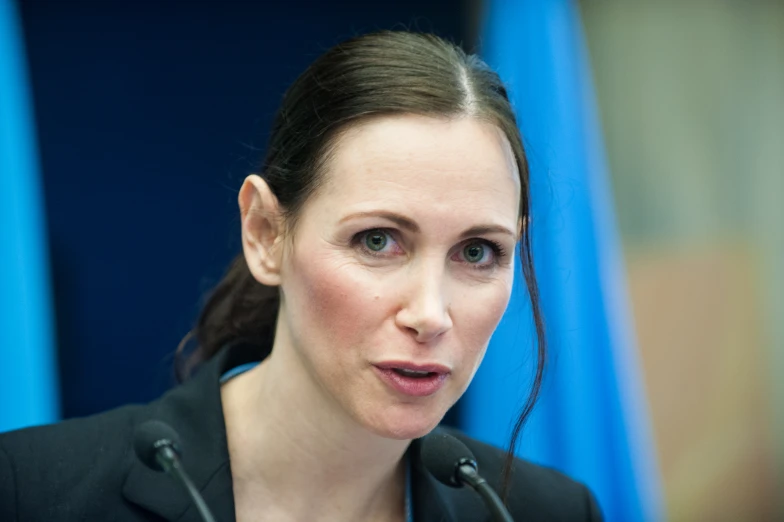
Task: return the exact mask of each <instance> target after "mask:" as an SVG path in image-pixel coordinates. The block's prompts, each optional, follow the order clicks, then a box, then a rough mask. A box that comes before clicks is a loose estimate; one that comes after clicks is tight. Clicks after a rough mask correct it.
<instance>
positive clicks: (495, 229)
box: [338, 210, 517, 239]
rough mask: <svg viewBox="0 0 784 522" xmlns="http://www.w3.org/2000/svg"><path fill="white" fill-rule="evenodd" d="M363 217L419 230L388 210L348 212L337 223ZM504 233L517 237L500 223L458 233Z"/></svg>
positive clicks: (403, 217) (474, 234) (472, 234)
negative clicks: (383, 220) (381, 219)
mask: <svg viewBox="0 0 784 522" xmlns="http://www.w3.org/2000/svg"><path fill="white" fill-rule="evenodd" d="M363 217H378V218H383V219H387V220H389V221H391V222H393V223H395V224H396V225H398V226H399V227H400V228H404V229H406V230H409V231H411V232H414V233H417V232H419V231H420V230H419V225H417V224H416V223H414V222H413V221H412V220H410V219H408V218H407V217H405V216H401V215H400V214H396V213H394V212H388V211H384V210H378V211H370V212H355V213H353V214H349V215H347V216H343V217H342V218H341V219H340V221H339V222H338V223H345V222H346V221H350V220H352V219H357V218H363ZM493 233H495V234H506V235H508V236H512V237H513V238H517V235H516V234H515V233H514V232H512V231H511V230H509V229H508V228H506V227H505V226H502V225H477V226H474V227H471V228H469V229H467V230H465V231H464V232H463V233H462V234H460V239H467V238H469V237H472V236H480V235H483V234H493Z"/></svg>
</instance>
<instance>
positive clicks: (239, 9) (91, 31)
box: [20, 0, 478, 417]
mask: <svg viewBox="0 0 784 522" xmlns="http://www.w3.org/2000/svg"><path fill="white" fill-rule="evenodd" d="M471 5H473V6H474V7H471ZM20 8H21V14H22V20H23V27H24V31H25V40H26V46H27V53H28V61H29V67H30V77H31V81H32V89H33V96H34V103H35V113H36V120H37V127H38V136H39V145H40V152H41V157H42V171H43V178H44V188H45V198H46V213H47V219H48V226H49V238H50V249H51V255H52V271H53V274H52V276H53V282H54V291H55V301H56V317H57V330H58V345H59V361H60V368H61V375H60V377H61V386H62V408H63V409H62V411H63V415H64V416H65V417H72V416H79V415H86V414H90V413H94V412H97V411H102V410H105V409H108V408H111V407H114V406H117V405H120V404H125V403H129V402H141V401H148V400H151V399H153V398H154V397H156V396H157V395H159V394H160V393H162V392H163V391H164V390H165V389H167V388H168V387H170V386H171V385H172V384H173V382H174V381H173V372H172V354H173V352H174V350H175V348H176V347H177V344H178V343H179V341H180V339H181V338H182V337H183V336H184V335H185V334H186V333H187V332H188V330H189V329H190V327H191V326H192V324H193V322H194V321H195V319H196V317H197V315H198V312H199V308H200V305H201V303H202V302H203V298H204V296H205V294H206V293H207V292H209V290H210V288H211V287H212V286H213V285H214V284H215V283H216V282H217V281H218V279H219V278H220V277H221V275H222V273H223V270H224V269H225V267H226V266H227V264H228V263H229V261H230V260H231V259H232V258H233V257H234V255H236V254H237V253H239V251H240V242H239V222H238V218H237V208H236V193H237V190H238V188H239V186H240V184H241V181H242V179H243V178H244V176H245V175H246V174H248V173H250V172H252V171H254V169H255V168H256V166H257V164H258V162H259V161H260V159H261V157H262V155H263V149H264V145H265V142H266V138H267V133H268V129H269V125H270V123H271V120H272V117H273V114H274V111H275V109H276V108H277V104H278V101H279V100H280V97H281V96H282V94H283V91H284V90H285V88H286V86H287V85H288V84H289V83H290V82H291V81H292V80H293V79H294V78H295V77H296V76H297V75H298V74H299V73H300V72H301V71H302V70H303V69H304V68H305V67H306V66H307V65H308V64H309V63H310V62H311V61H312V60H313V59H314V58H315V57H316V56H318V55H319V54H321V53H322V52H323V51H324V50H326V49H327V48H328V47H330V46H331V45H333V44H335V43H337V42H338V41H340V40H343V39H345V38H347V37H350V36H352V35H355V34H357V33H361V32H366V31H369V30H374V29H381V28H395V27H398V28H402V27H404V26H405V27H409V28H418V29H420V30H427V31H432V32H436V33H437V34H440V35H442V36H446V37H448V38H451V39H452V40H454V41H457V42H464V43H465V41H466V39H467V38H468V37H469V36H470V34H471V32H472V31H471V27H472V25H474V24H475V23H477V22H478V21H477V20H474V19H473V18H474V17H473V16H471V14H472V13H473V12H475V11H476V2H458V1H455V0H422V1H417V2H391V1H389V2H370V1H367V2H355V3H354V2H350V3H346V2H328V1H324V2H295V1H290V2H274V3H273V2H269V3H268V2H262V1H258V2H253V1H236V0H235V1H228V0H221V1H218V0H213V1H200V2H197V1H188V2H185V1H153V0H148V1H144V0H141V1H131V0H127V1H119V0H115V1H106V0H104V1H91V2H85V1H81V2H79V1H63V0H49V1H42V0H27V1H21V2H20ZM466 46H467V47H469V48H470V44H467V45H466Z"/></svg>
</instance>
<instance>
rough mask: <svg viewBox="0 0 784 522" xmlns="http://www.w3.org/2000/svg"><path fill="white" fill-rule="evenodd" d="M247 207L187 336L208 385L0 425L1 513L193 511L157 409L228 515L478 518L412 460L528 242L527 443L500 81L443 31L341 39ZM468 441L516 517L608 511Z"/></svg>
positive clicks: (508, 150) (520, 225) (295, 93)
mask: <svg viewBox="0 0 784 522" xmlns="http://www.w3.org/2000/svg"><path fill="white" fill-rule="evenodd" d="M239 207H240V212H241V216H242V244H243V255H241V256H239V257H238V258H237V260H235V262H234V264H233V265H232V267H231V268H230V270H229V272H228V274H227V275H226V277H225V278H224V280H223V281H222V282H221V283H220V284H219V285H218V287H217V288H216V289H215V291H214V293H213V295H212V297H211V299H210V300H209V301H208V303H207V305H206V307H205V309H204V311H203V313H202V316H201V317H200V319H199V321H198V324H197V327H196V328H195V330H194V331H193V332H192V337H193V338H195V339H196V340H197V341H198V349H197V350H196V352H195V353H194V354H192V355H191V356H190V357H189V358H188V359H187V360H186V361H185V365H184V374H190V373H195V375H193V376H192V377H188V378H187V380H186V381H185V383H184V384H182V385H180V386H179V387H178V388H176V389H174V390H172V391H171V392H169V393H168V394H166V395H164V396H163V397H162V398H161V399H159V400H158V401H156V402H154V403H152V404H150V405H146V406H130V407H125V408H121V409H118V410H114V411H111V412H108V413H104V414H101V415H97V416H95V417H91V418H86V419H79V420H71V421H67V422H63V423H61V424H59V425H57V426H52V427H43V428H34V429H30V430H23V431H20V432H15V433H10V434H6V435H4V436H2V437H1V438H0V450H2V451H0V520H4V521H5V520H19V521H22V520H37V519H42V520H43V519H46V520H93V519H95V520H97V519H107V520H123V521H125V520H128V521H131V520H160V519H166V520H198V517H197V514H196V511H195V510H194V509H193V507H192V506H191V503H190V501H189V500H188V497H187V496H186V495H185V493H184V491H182V490H181V488H180V486H179V485H178V484H177V483H175V482H174V481H173V480H172V479H171V478H169V477H168V476H166V475H163V474H156V473H155V472H153V471H151V470H149V469H147V468H146V467H144V465H143V464H141V463H140V462H139V461H138V460H137V459H136V458H135V456H134V454H133V449H132V438H133V431H134V429H135V427H136V426H138V425H140V424H141V423H143V422H144V421H146V420H149V419H159V420H162V421H164V422H166V423H168V424H170V425H171V426H172V427H174V429H175V430H177V431H178V432H179V434H180V436H181V437H182V446H183V449H184V451H185V453H186V455H185V463H186V467H187V468H188V470H189V471H190V473H191V475H192V476H193V479H194V482H195V483H196V485H197V487H198V488H199V489H200V490H201V491H202V494H203V495H204V497H205V499H206V501H207V503H208V504H209V505H210V506H211V507H212V509H213V511H214V512H215V515H216V517H217V519H218V520H233V519H236V520H238V521H248V520H275V521H284V522H285V521H295V520H298V521H302V520H324V521H332V520H340V521H360V520H362V521H366V520H373V521H396V522H399V521H404V520H412V519H413V520H417V521H425V520H426V521H430V520H483V519H485V518H486V517H487V512H486V511H485V510H484V508H483V506H482V505H481V503H480V502H479V500H478V499H477V498H475V497H474V496H473V495H472V494H471V492H468V491H463V490H453V489H450V488H447V487H445V486H442V485H441V484H439V483H437V482H436V481H435V480H434V479H433V477H431V476H430V475H429V474H428V473H427V472H426V471H425V470H423V469H421V467H420V466H419V464H418V462H417V461H416V459H415V458H412V457H410V454H411V453H412V452H409V451H408V450H409V447H410V446H411V441H412V440H415V439H417V438H420V437H422V436H424V435H425V434H427V433H428V432H430V431H431V430H433V428H435V427H436V425H437V424H438V423H439V421H440V420H441V418H442V417H443V416H444V414H445V413H446V411H447V410H448V409H449V407H451V406H452V405H453V404H454V403H455V402H456V401H457V399H458V398H459V397H460V396H461V394H462V393H463V392H464V391H465V389H466V387H467V386H468V384H469V382H470V381H471V378H472V377H473V375H474V373H475V371H476V369H477V367H478V366H479V363H480V361H481V359H482V356H483V354H484V351H485V349H486V348H487V345H488V342H489V339H490V336H491V334H492V333H493V330H494V329H495V328H496V326H497V325H498V322H499V321H500V319H501V316H502V314H503V312H504V310H505V308H506V306H507V304H508V301H509V297H510V294H511V289H512V281H513V279H514V266H515V264H514V252H515V245H516V244H517V243H518V242H519V244H520V245H521V251H520V252H521V255H522V264H523V277H524V278H525V280H526V283H527V285H528V290H529V294H530V296H531V302H532V305H533V306H532V308H533V311H534V319H535V322H536V325H537V333H538V337H539V339H538V340H539V372H538V374H537V387H536V388H535V390H534V393H533V394H532V396H531V398H530V400H529V403H528V404H527V405H526V408H525V410H524V414H523V416H522V417H521V418H520V419H519V420H518V423H517V425H516V430H515V436H516V435H517V432H519V429H520V427H521V426H522V422H523V421H524V417H525V415H527V414H528V412H529V411H530V408H531V406H532V405H533V401H534V400H535V398H536V393H537V391H538V382H539V379H540V377H541V370H542V364H543V353H544V338H543V331H542V327H541V325H542V321H541V317H540V312H539V307H538V302H537V291H536V284H535V280H534V277H533V264H532V260H531V256H530V249H529V240H528V228H527V226H526V220H527V218H528V215H529V208H530V204H529V199H528V171H527V165H526V161H525V156H524V152H523V149H522V144H521V140H520V136H519V134H518V130H517V127H516V123H515V119H514V116H513V113H512V110H511V107H510V104H509V101H508V99H507V96H506V91H505V89H504V87H503V85H502V84H501V83H500V80H499V79H498V76H497V75H496V74H495V73H493V72H492V71H490V70H489V69H487V67H486V66H485V65H483V64H482V62H481V61H480V60H478V59H477V58H476V57H473V56H466V55H465V54H464V53H463V52H462V51H460V50H459V49H458V48H456V47H455V46H453V45H451V44H449V43H446V42H444V41H442V40H440V39H438V38H436V37H433V36H429V35H420V34H412V33H407V32H381V33H375V34H370V35H366V36H362V37H359V38H355V39H353V40H351V41H348V42H346V43H344V44H342V45H339V46H337V47H335V48H333V49H331V50H330V51H328V52H327V53H326V54H324V55H323V56H322V57H320V58H319V59H318V60H316V62H315V63H313V65H311V67H309V68H308V69H307V70H306V71H305V72H304V73H303V74H302V75H301V76H300V77H299V78H298V79H297V80H296V81H295V83H294V84H293V85H292V86H291V87H290V89H289V90H288V91H287V93H286V95H285V97H284V99H283V102H282V105H281V108H280V110H279V112H278V114H277V116H276V120H275V123H274V126H273V130H272V134H271V139H270V143H269V147H268V151H267V157H266V159H265V162H264V164H263V167H262V168H261V170H260V174H259V175H251V176H248V178H247V179H246V180H245V182H244V183H243V185H242V188H241V189H240V192H239ZM193 370H195V372H194V371H193ZM459 436H460V437H461V438H462V440H463V441H464V442H465V443H466V444H467V445H468V446H469V447H470V448H471V449H472V450H473V452H474V453H475V455H476V457H477V460H478V461H479V466H480V469H481V470H482V472H483V475H484V476H485V477H486V478H487V479H488V481H490V482H491V484H493V486H494V487H495V488H496V489H498V490H502V491H505V492H506V493H507V503H508V506H509V509H510V511H511V513H512V516H513V517H515V518H516V519H517V520H599V519H600V515H599V514H598V509H597V508H596V505H595V503H594V501H593V498H592V496H591V494H590V493H589V492H588V491H587V489H586V488H585V487H583V486H581V485H579V484H577V483H575V482H572V481H571V480H569V479H567V478H566V477H564V476H562V475H560V474H558V473H557V472H554V471H552V470H548V469H544V468H540V467H537V466H534V465H532V464H530V463H526V462H523V461H520V460H516V459H513V458H512V457H511V455H505V454H504V453H503V452H501V451H500V450H497V449H494V448H491V447H489V446H486V445H483V444H481V443H479V442H476V441H472V440H471V439H468V438H466V437H464V436H462V435H459ZM513 440H514V439H513ZM504 469H506V472H504Z"/></svg>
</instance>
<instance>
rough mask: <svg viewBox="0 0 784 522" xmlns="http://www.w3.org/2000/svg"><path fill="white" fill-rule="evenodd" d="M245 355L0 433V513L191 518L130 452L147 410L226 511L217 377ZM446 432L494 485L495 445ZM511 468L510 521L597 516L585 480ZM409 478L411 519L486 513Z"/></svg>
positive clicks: (10, 521) (417, 475)
mask: <svg viewBox="0 0 784 522" xmlns="http://www.w3.org/2000/svg"><path fill="white" fill-rule="evenodd" d="M253 358H254V357H253V352H251V351H250V350H247V349H246V348H244V347H232V348H227V349H224V350H223V351H222V353H221V354H219V355H218V356H216V357H215V358H214V359H213V360H211V361H209V362H207V363H206V364H204V365H203V366H202V368H201V369H200V370H199V371H198V373H197V374H196V375H195V376H193V377H192V378H190V379H189V380H188V381H186V382H185V383H184V384H182V385H180V386H178V387H176V388H174V389H173V390H171V391H169V392H168V393H166V394H165V395H163V396H162V397H161V398H160V399H158V400H156V401H154V402H152V403H150V404H149V405H144V406H125V407H122V408H119V409H116V410H112V411H109V412H106V413H102V414H100V415H95V416H92V417H87V418H83V419H73V420H68V421H65V422H61V423H59V424H55V425H52V426H43V427H36V428H28V429H24V430H19V431H15V432H10V433H6V434H2V435H0V521H2V522H28V521H39V520H40V521H52V522H55V521H56V522H68V521H77V520H79V521H85V520H86V521H92V520H96V521H98V520H100V521H104V520H106V521H108V520H114V521H123V522H126V521H127V522H131V521H153V520H172V521H174V520H177V521H183V522H186V521H193V522H200V520H199V516H198V513H197V511H196V510H195V508H194V507H193V506H192V505H191V501H190V500H189V497H188V496H187V494H186V493H185V491H184V489H183V488H182V486H181V485H180V484H178V483H177V482H175V481H174V479H172V478H171V477H169V476H167V475H165V474H163V473H156V472H154V471H151V470H149V469H147V468H146V467H145V466H144V465H143V464H141V463H140V462H139V461H138V460H137V459H136V456H135V453H134V450H133V433H134V428H135V427H136V426H138V425H139V424H141V423H142V422H144V421H146V420H148V419H159V420H162V421H164V422H166V423H168V424H169V425H170V426H172V427H173V428H174V429H175V430H176V431H177V432H179V434H180V437H181V439H182V440H181V442H182V449H183V453H184V455H183V458H184V463H185V466H186V469H187V470H188V471H189V473H190V474H191V477H192V478H193V481H194V482H195V484H196V486H197V487H198V488H199V490H200V491H201V493H202V495H203V496H204V499H205V500H206V502H207V504H208V505H209V506H210V507H211V508H212V511H213V513H214V514H215V517H216V519H217V520H218V521H224V522H228V521H232V520H234V496H233V493H232V478H231V470H230V466H229V453H228V447H227V443H226V430H225V426H224V423H223V409H222V406H221V397H220V384H219V379H220V376H221V375H222V374H223V373H224V372H226V371H227V370H229V369H230V368H233V367H234V366H236V365H238V364H241V363H243V362H249V361H251V360H253ZM255 358H256V359H258V353H256V356H255ZM455 435H457V436H458V437H459V438H461V439H462V440H463V442H465V444H466V445H467V446H468V447H469V448H470V449H471V450H472V451H473V452H474V455H475V456H476V458H477V462H478V463H479V469H480V471H481V472H482V475H483V476H484V477H485V478H487V480H488V482H490V483H491V484H492V485H493V487H495V488H496V490H498V487H499V477H500V474H501V468H502V464H503V458H504V453H503V452H502V451H501V450H499V449H497V448H494V447H491V446H488V445H486V444H482V443H480V442H478V441H475V440H473V439H470V438H468V437H466V436H465V435H462V434H459V433H455ZM413 460H416V459H413ZM513 476H514V480H513V483H512V493H511V495H510V500H509V508H510V512H511V514H512V516H513V517H514V519H515V520H516V521H518V522H521V521H599V520H601V514H600V512H599V509H598V508H597V505H596V503H595V501H594V499H593V496H592V495H591V493H590V492H589V491H588V489H587V488H586V487H585V486H583V485H581V484H578V483H576V482H574V481H572V480H570V479H569V478H567V477H565V476H564V475H562V474H560V473H558V472H556V471H554V470H551V469H547V468H544V467H540V466H536V465H534V464H531V463H529V462H525V461H522V460H518V461H517V462H516V466H515V469H514V473H513ZM411 481H412V489H413V508H414V519H415V520H416V522H425V521H427V522H431V521H434V522H438V521H444V522H463V521H465V522H468V521H472V522H474V521H483V520H489V517H488V513H487V510H486V509H485V507H484V505H483V504H482V502H481V501H480V500H479V499H478V497H477V496H476V495H475V494H474V493H473V492H472V491H469V490H466V489H453V488H449V487H447V486H444V485H442V484H441V483H439V482H438V481H436V480H435V479H434V478H433V477H432V476H431V475H430V474H429V473H428V472H427V471H426V470H424V469H421V468H420V467H419V466H417V464H416V463H415V464H414V465H413V466H412V474H411Z"/></svg>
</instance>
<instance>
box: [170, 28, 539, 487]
mask: <svg viewBox="0 0 784 522" xmlns="http://www.w3.org/2000/svg"><path fill="white" fill-rule="evenodd" d="M392 114H417V115H422V116H431V117H435V118H441V119H444V118H458V117H472V118H477V119H480V120H482V121H486V122H489V123H492V124H494V125H496V126H497V127H498V128H499V129H501V131H502V132H503V133H504V134H505V135H506V138H507V139H508V141H509V144H510V145H511V148H512V151H513V153H514V157H515V160H516V163H517V168H518V171H519V173H520V181H521V198H520V215H521V217H523V218H524V219H526V222H527V223H528V222H530V219H529V218H530V201H529V179H528V164H527V161H526V157H525V152H524V150H523V144H522V141H521V138H520V133H519V131H518V128H517V122H516V119H515V116H514V112H513V110H512V107H511V104H510V102H509V98H508V96H507V92H506V88H505V87H504V85H503V83H502V82H501V79H500V78H499V76H498V75H497V74H496V73H495V72H493V71H492V70H491V69H490V68H488V67H487V65H486V64H485V63H484V62H482V60H480V59H479V58H478V57H476V56H475V55H467V54H466V53H465V52H463V50H461V49H460V48H459V47H457V46H455V45H453V44H451V43H449V42H446V41H444V40H442V39H441V38H438V37H436V36H433V35H429V34H420V33H412V32H407V31H381V32H376V33H371V34H366V35H363V36H359V37H356V38H353V39H351V40H348V41H346V42H344V43H342V44H339V45H337V46H335V47H333V48H332V49H330V50H328V51H327V52H326V53H325V54H323V55H322V56H321V57H319V58H318V59H317V60H316V61H315V62H313V63H312V64H311V65H310V67H308V68H307V69H306V70H305V72H303V73H302V74H301V75H300V76H299V77H298V78H297V79H296V80H295V81H294V83H293V84H292V85H291V86H290V87H289V89H288V90H287V91H286V93H285V94H284V96H283V100H282V103H281V106H280V108H279V109H278V112H277V114H276V116H275V119H274V122H273V125H272V130H271V135H270V140H269V144H268V148H267V153H266V157H265V159H264V162H263V165H262V166H261V169H260V175H261V177H262V178H264V180H265V181H266V182H267V184H268V185H269V186H270V188H271V190H272V192H273V193H274V194H275V195H276V196H277V199H278V202H279V204H280V207H281V209H282V211H283V215H284V220H285V222H286V223H287V228H288V229H289V230H291V229H292V228H293V226H294V224H295V223H296V219H297V216H298V214H299V211H300V209H301V208H302V206H303V204H304V203H305V202H306V201H307V200H308V198H309V197H310V196H311V195H313V194H314V192H315V191H316V190H317V189H318V188H319V185H320V182H321V181H322V180H323V178H324V174H325V172H324V170H325V168H324V167H325V164H326V162H327V160H328V158H329V156H330V152H331V148H332V146H333V145H334V143H335V142H336V139H337V137H338V136H339V134H340V133H341V132H343V131H345V130H347V129H348V128H349V127H351V126H352V125H356V124H358V123H359V122H361V121H363V120H366V119H367V118H370V117H375V116H383V115H392ZM529 228H530V227H529V226H525V227H524V228H523V233H522V237H521V240H520V259H521V263H522V272H523V277H524V279H525V283H526V285H527V289H528V295H529V298H530V302H531V310H532V311H533V322H534V325H535V328H536V336H537V369H536V375H535V377H534V383H533V388H532V391H531V393H530V395H529V396H528V399H527V401H526V403H525V405H524V406H523V408H522V410H521V412H520V416H519V418H518V419H517V421H516V423H515V426H514V429H513V432H512V437H511V440H510V445H509V456H508V459H507V466H506V468H505V470H506V471H505V477H504V483H505V489H506V488H507V487H508V482H509V480H508V479H509V472H510V470H511V463H512V458H513V453H514V448H515V445H516V441H517V439H518V437H519V434H520V431H521V429H522V426H523V424H524V423H525V420H526V419H527V417H528V415H529V414H530V412H531V410H532V409H533V406H534V404H535V402H536V399H537V397H538V395H539V390H540V387H541V380H542V374H543V371H544V363H545V353H546V343H545V335H544V326H543V320H542V313H541V309H540V306H539V293H538V289H537V284H536V279H535V276H534V265H533V258H532V255H531V243H530V233H529ZM278 306H279V294H278V289H277V288H276V287H268V286H264V285H262V284H260V283H259V282H257V281H256V280H255V279H254V278H253V277H252V275H251V273H250V271H249V270H248V266H247V264H246V262H245V258H244V256H243V255H242V254H240V255H238V256H237V257H236V258H235V259H234V261H233V262H232V263H231V266H230V268H229V269H228V272H227V273H226V275H225V276H224V278H223V279H222V280H221V281H220V282H219V283H218V285H217V286H216V287H215V289H214V290H213V292H212V294H211V295H210V297H209V299H208V300H207V302H206V304H205V306H204V308H203V310H202V312H201V315H200V317H199V319H198V322H197V324H196V326H195V328H194V329H193V330H192V331H191V332H190V333H189V334H188V336H186V338H185V339H184V340H183V343H181V345H180V350H178V354H179V355H182V354H181V353H179V352H180V351H181V349H182V348H183V346H184V345H185V343H186V342H187V341H188V340H189V339H195V341H196V342H197V347H196V349H195V351H194V352H193V353H192V354H191V355H189V356H188V357H187V360H185V361H184V362H185V364H183V365H178V378H180V379H182V378H184V377H185V376H186V375H187V374H188V373H189V372H190V370H191V369H192V368H194V367H195V366H197V365H198V364H199V363H201V362H203V361H205V360H207V359H209V358H211V357H213V356H214V355H215V354H216V353H217V352H218V351H220V349H221V348H222V347H224V346H225V345H227V344H230V343H233V342H244V343H248V344H256V345H258V346H260V347H261V346H269V345H270V343H271V341H272V337H273V335H274V331H275V323H276V321H277V314H278Z"/></svg>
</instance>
